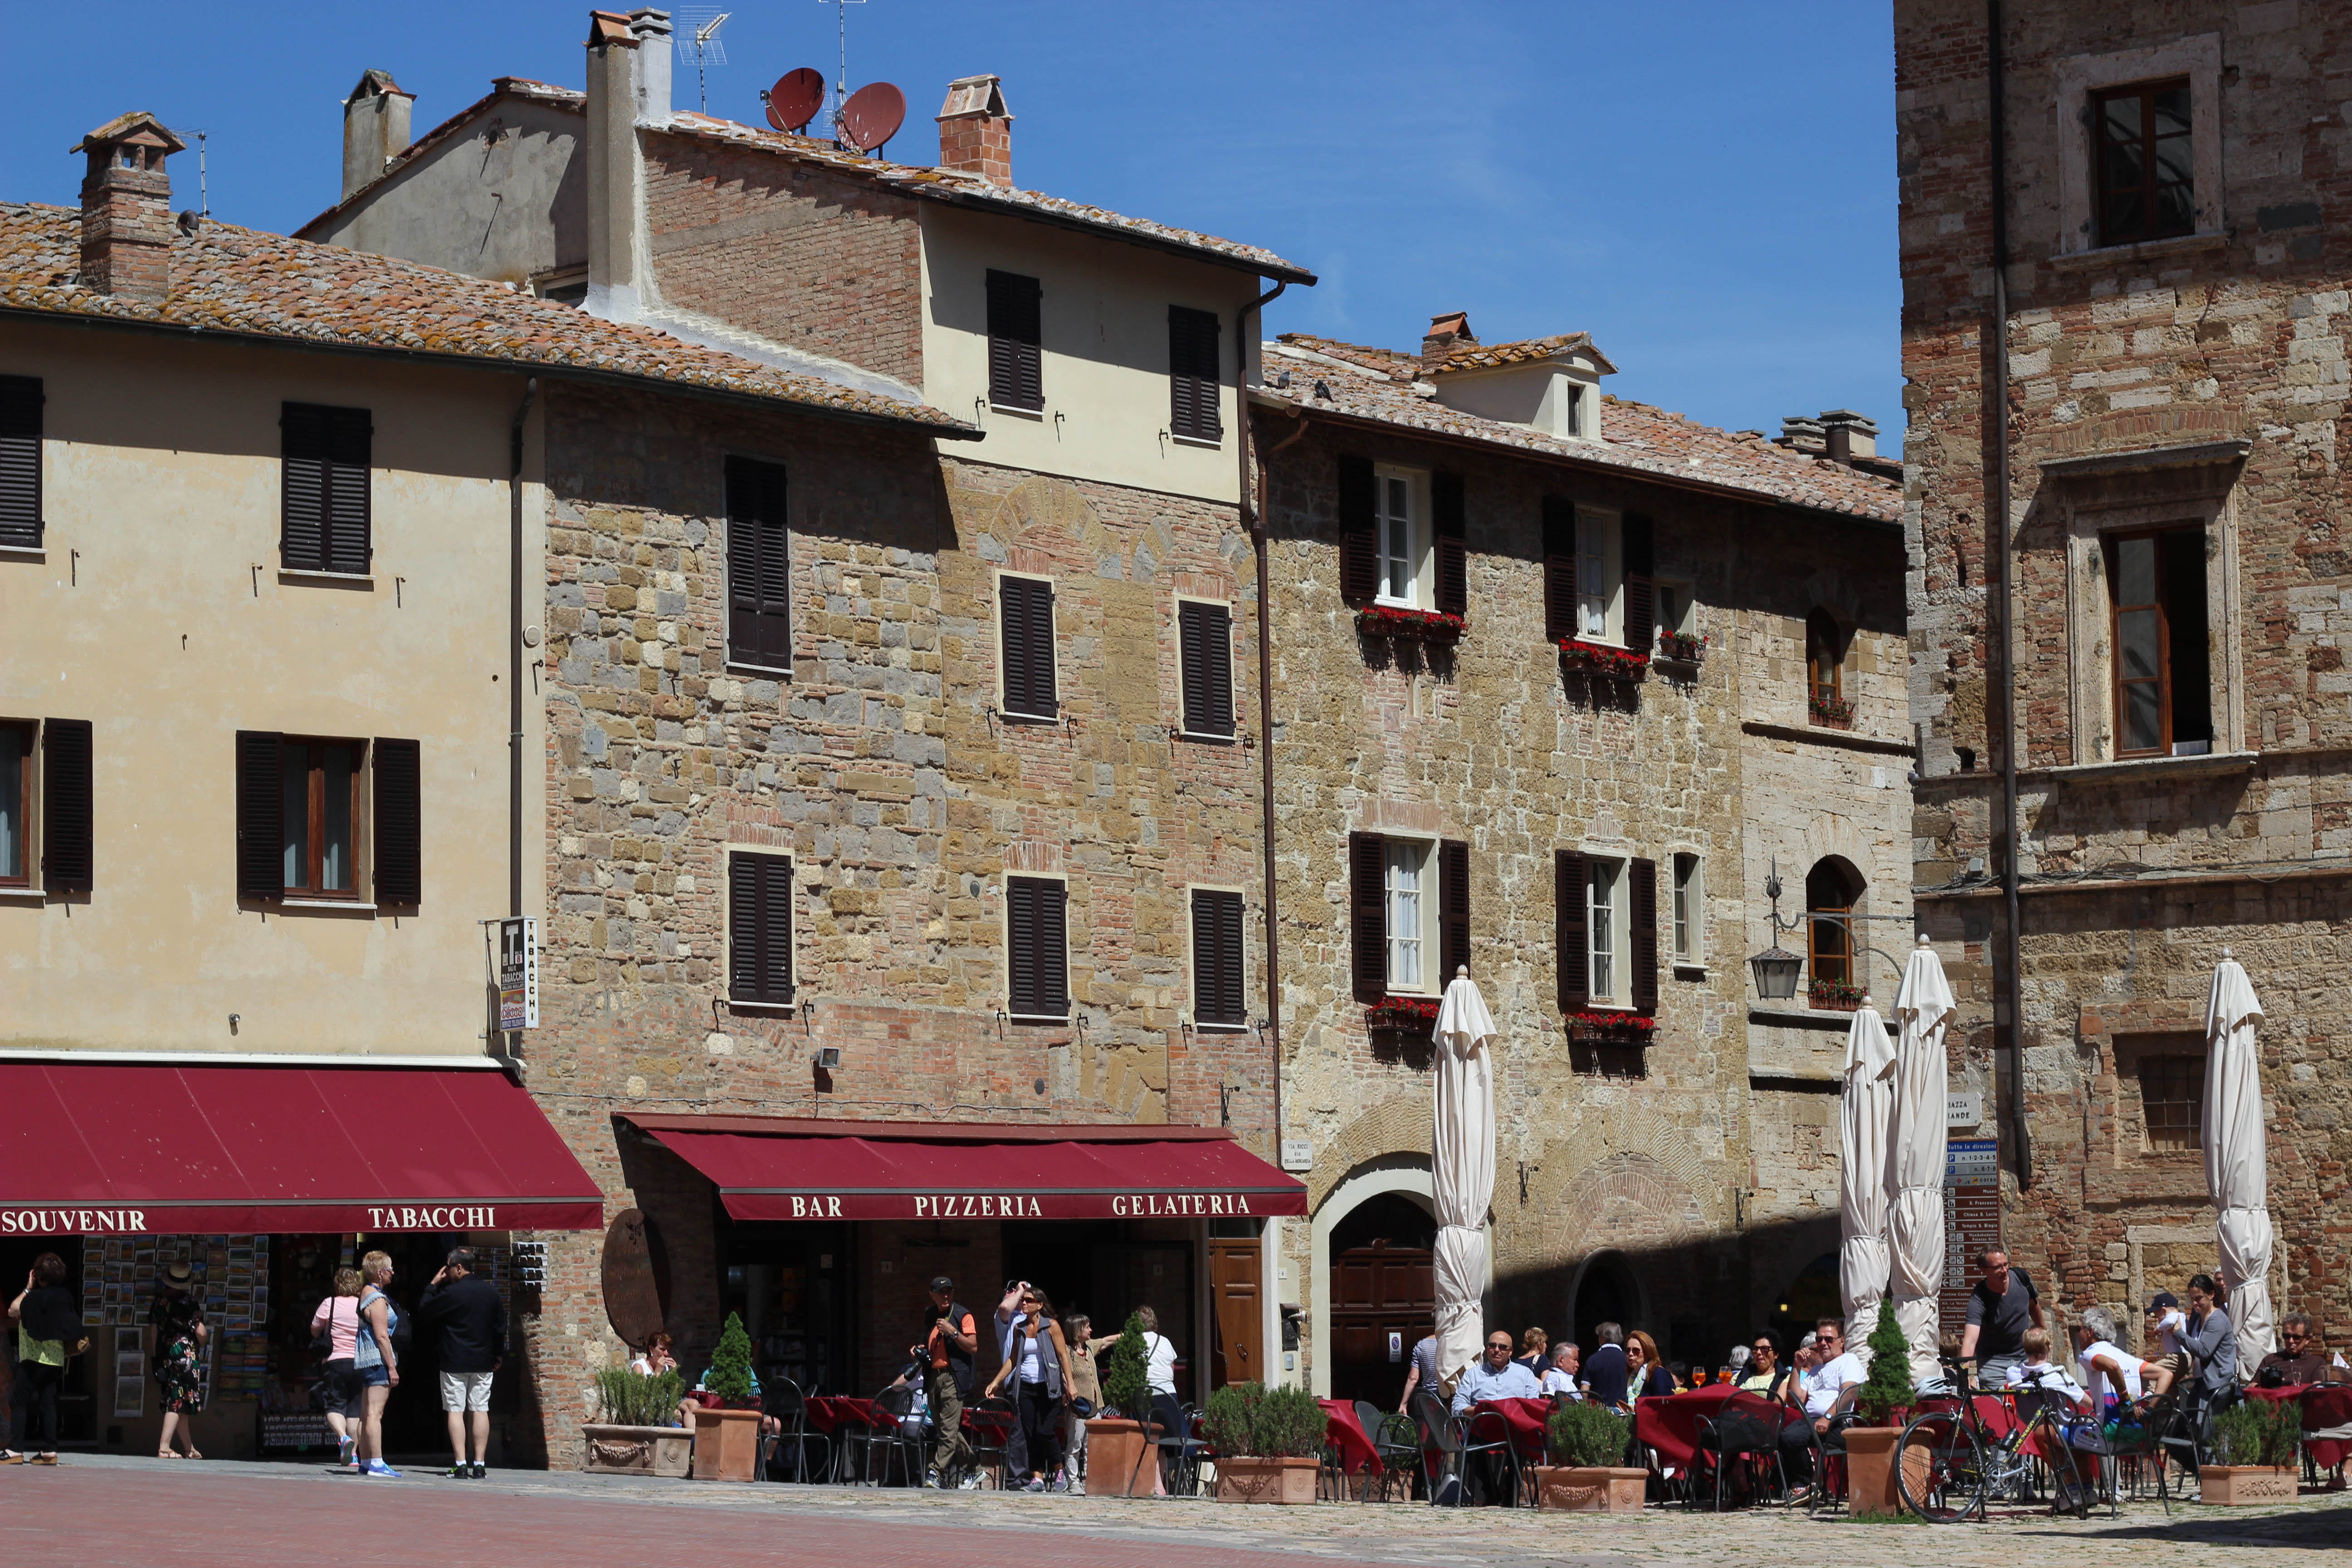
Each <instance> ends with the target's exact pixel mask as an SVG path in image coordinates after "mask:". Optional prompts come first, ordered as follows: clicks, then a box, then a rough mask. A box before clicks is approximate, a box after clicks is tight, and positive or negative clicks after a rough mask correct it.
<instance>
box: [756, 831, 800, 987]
mask: <svg viewBox="0 0 2352 1568" xmlns="http://www.w3.org/2000/svg"><path fill="white" fill-rule="evenodd" d="M759 859H760V862H761V865H760V991H761V999H762V1000H765V1001H769V1002H789V1001H791V1000H792V999H793V863H792V862H791V861H790V860H787V859H785V858H783V857H782V856H781V855H762V856H761V857H759Z"/></svg>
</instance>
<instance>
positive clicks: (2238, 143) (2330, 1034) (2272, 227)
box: [1895, 0, 2352, 1341]
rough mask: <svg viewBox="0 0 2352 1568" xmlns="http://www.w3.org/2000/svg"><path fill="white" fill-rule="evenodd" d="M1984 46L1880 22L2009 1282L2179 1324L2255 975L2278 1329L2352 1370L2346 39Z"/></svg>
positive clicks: (2174, 26)
mask: <svg viewBox="0 0 2352 1568" xmlns="http://www.w3.org/2000/svg"><path fill="white" fill-rule="evenodd" d="M1999 15H2000V32H1999V35H1998V37H1995V36H1993V35H1992V34H1990V33H1989V32H1988V29H1987V26H1986V20H1985V13H1984V11H1983V9H1982V8H1981V7H1976V8H1972V7H1969V6H1968V5H1959V4H1957V3H1950V4H1947V3H1940V0H1937V3H1921V0H1909V3H1906V4H1903V5H1897V6H1896V7H1895V40H1896V68H1897V78H1898V135H1899V137H1900V139H1901V154H1900V155H1901V167H1902V172H1903V216H1902V252H1903V272H1904V289H1905V297H1904V368H1905V372H1906V377H1907V380H1908V390H1907V392H1906V406H1907V408H1908V409H1909V413H1910V436H1909V439H1908V442H1907V445H1906V464H1907V467H1908V469H1909V474H1910V480H1909V484H1910V489H1909V500H1908V508H1909V519H1910V523H1909V525H1910V527H1911V528H1912V530H1913V541H1914V547H1915V552H1914V565H1915V574H1914V576H1913V579H1912V584H1911V602H1912V619H1911V639H1912V643H1911V647H1912V668H1911V689H1910V702H1911V717H1912V720H1913V722H1914V724H1915V725H1916V730H1917V733H1918V739H1919V743H1920V747H1921V753H1922V762H1921V772H1922V773H1923V775H1924V777H1923V778H1922V781H1921V783H1920V784H1919V787H1918V792H1917V795H1918V800H1917V820H1916V826H1915V830H1914V838H1915V845H1916V880H1917V883H1918V889H1917V897H1918V900H1919V908H1920V910H1921V913H1922V919H1923V921H1925V923H1926V925H1927V930H1928V931H1930V932H1931V933H1933V934H1934V936H1935V937H1936V938H1937V942H1938V943H1939V945H1940V946H1941V947H1942V950H1943V952H1945V954H1946V956H1947V963H1948V970H1949V972H1950V973H1951V974H1952V977H1953V980H1954V984H1955V989H1956V991H1957V992H1958V994H1959V995H1960V996H1961V998H1962V1009H1961V1014H1960V1021H1959V1022H1958V1024H1956V1026H1955V1028H1954V1032H1953V1042H1954V1056H1955V1061H1956V1066H1957V1067H1958V1070H1959V1072H1960V1074H1962V1075H1963V1076H1964V1077H1965V1079H1966V1081H1967V1083H1968V1084H1969V1085H1970V1086H1971V1087H1974V1088H1976V1089H1980V1090H1983V1091H1985V1092H1986V1093H1987V1097H1988V1102H1989V1104H1990V1100H1991V1091H1992V1090H1993V1089H1995V1088H1996V1087H1997V1088H1998V1091H1999V1105H2000V1137H2001V1144H2002V1147H2001V1169H2002V1173H2001V1182H2002V1191H2003V1196H2004V1213H2005V1221H2004V1223H2005V1226H2006V1228H2007V1235H2008V1239H2009V1241H2010V1244H2011V1247H2012V1249H2013V1250H2014V1251H2015V1252H2016V1254H2017V1255H2018V1258H2019V1260H2020V1261H2021V1262H2022V1263H2024V1264H2025V1265H2026V1266H2027V1267H2028V1268H2030V1269H2032V1271H2034V1273H2035V1274H2036V1276H2037V1277H2038V1278H2042V1279H2047V1280H2048V1281H2049V1282H2050V1284H2051V1285H2052V1287H2053V1295H2054V1296H2055V1297H2057V1298H2058V1299H2059V1300H2062V1301H2063V1305H2064V1307H2065V1308H2066V1309H2067V1310H2079V1309H2080V1308H2083V1307H2085V1306H2088V1305H2090V1304H2092V1303H2093V1302H2105V1303H2108V1304H2110V1305H2116V1306H2124V1305H2127V1304H2129V1303H2132V1302H2137V1303H2139V1304H2141V1305H2144V1304H2145V1302H2146V1300H2147V1296H2148V1294H2149V1293H2151V1292H2153V1291H2155V1290H2157V1289H2171V1290H2174V1291H2176V1292H2177V1291H2179V1289H2180V1288H2181V1286H2182V1284H2183V1282H2184V1280H2185V1279H2186V1277H2187V1276H2188V1275H2189V1273H2191V1272H2193V1271H2196V1270H2198V1269H2207V1270H2210V1269H2212V1268H2214V1267H2215V1263H2216V1255H2215V1248H2214V1242H2213V1229H2212V1227H2213V1213H2212V1210H2211V1208H2210V1205H2208V1204H2207V1202H2206V1192H2205V1184H2204V1178H2203V1170H2202V1165H2201V1163H2200V1157H2199V1153H2198V1149H2197V1132H2198V1128H2199V1121H2198V1117H2199V1107H2198V1101H2199V1100H2200V1099H2201V1087H2202V1057H2203V1049H2204V1047H2203V1043H2202V1040H2201V1038H2200V1034H2201V1030H2202V1028H2203V1024H2204V1013H2205V1004H2206V995H2207V991H2208V987H2209V984H2210V976H2211V973H2212V970H2213V967H2214V965H2215V963H2217V962H2218V961H2219V960H2220V959H2221V957H2222V956H2223V954H2224V953H2225V952H2234V953H2235V955H2236V956H2237V958H2238V959H2239V960H2240V961H2241V962H2242V963H2244V964H2245V966H2246V969H2247V972H2248V974H2249V976H2250V977H2251V979H2252V983H2253V985H2254V989H2255V992H2256V994H2258V995H2259V996H2260V997H2261V999H2262V1001H2263V1005H2264V1006H2265V1009H2266V1011H2267V1022H2266V1023H2265V1024H2264V1025H2263V1028H2262V1040H2263V1056H2262V1068H2263V1080H2264V1108H2265V1120H2266V1121H2267V1123H2268V1135H2269V1158H2270V1204H2271V1210H2272V1215H2273V1221H2274V1223H2275V1226H2276V1228H2277V1233H2278V1246H2277V1248H2276V1254H2275V1258H2274V1267H2273V1281H2272V1288H2273V1298H2274V1301H2275V1304H2276V1306H2277V1308H2278V1310H2294V1309H2301V1310H2307V1311H2311V1312H2313V1313H2315V1315H2317V1316H2319V1317H2320V1318H2322V1319H2323V1320H2324V1321H2325V1324H2326V1331H2327V1332H2328V1333H2329V1335H2330V1336H2331V1337H2333V1338H2335V1339H2336V1340H2338V1341H2340V1340H2341V1339H2342V1338H2343V1336H2344V1335H2345V1334H2346V1333H2347V1331H2352V1298H2347V1294H2346V1289H2347V1288H2346V1284H2345V1279H2346V1261H2347V1258H2346V1249H2345V1242H2344V1236H2343V1229H2342V1226H2340V1225H2336V1224H2334V1223H2332V1222H2331V1220H2330V1218H2329V1216H2330V1215H2332V1214H2333V1213H2334V1211H2335V1210H2336V1208H2338V1207H2340V1206H2341V1205H2342V1203H2343V1201H2344V1195H2345V1159H2346V1155H2347V1139H2352V1131H2347V1126H2352V1123H2347V1090H2346V1089H2345V1082H2346V1073H2345V1066H2346V1063H2347V1053H2352V1044H2347V1027H2346V1025H2347V1018H2346V1012H2345V1005H2344V1002H2343V999H2342V990H2343V988H2342V986H2341V985H2340V984H2338V983H2337V980H2336V976H2337V974H2338V973H2339V972H2340V969H2341V966H2342V964H2343V962H2344V960H2345V957H2346V955H2347V950H2346V941H2347V937H2346V928H2345V921H2344V918H2343V911H2342V903H2343V893H2344V889H2345V888H2346V886H2347V883H2346V881H2345V878H2346V877H2347V874H2352V861H2347V860H2346V858H2345V853H2346V850H2347V832H2346V828H2347V808H2346V805H2345V804H2344V802H2345V798H2346V795H2347V776H2348V775H2347V755H2352V753H2347V745H2352V714H2347V704H2346V691H2347V678H2346V677H2345V676H2344V674H2343V673H2342V668H2343V664H2344V658H2343V654H2342V651H2341V648H2340V647H2339V646H2338V645H2339V643H2340V642H2341V640H2342V638H2343V636H2344V632H2345V628H2346V607H2345V606H2346V605H2347V603H2352V600H2347V597H2346V594H2347V584H2352V575H2347V573H2352V565H2347V559H2352V558H2347V555H2346V553H2345V551H2344V546H2343V543H2342V542H2341V540H2340V538H2339V537H2338V535H2339V533H2340V531H2341V527H2342V523H2341V513H2342V510H2343V504H2344V499H2345V482H2346V481H2345V477H2344V471H2343V468H2342V462H2343V458H2342V454H2341V452H2340V450H2339V445H2340V432H2341V431H2342V429H2343V422H2344V418H2345V414H2346V403H2347V387H2352V379H2347V369H2346V360H2345V348H2344V326H2345V323H2346V321H2347V317H2348V316H2352V311H2347V303H2346V300H2347V265H2348V264H2352V263H2347V251H2346V248H2345V241H2344V239H2343V237H2342V236H2341V234H2340V233H2339V232H2338V231H2337V228H2336V226H2335V225H2334V224H2333V223H2332V221H2331V219H2330V215H2331V214H2332V213H2334V212H2335V211H2336V210H2337V209H2338V208H2339V207H2340V206H2341V205H2342V204H2343V203H2344V202H2345V200H2346V199H2347V195H2352V192H2347V175H2346V167H2347V155H2346V148H2347V137H2352V132H2347V129H2346V128H2345V124H2344V121H2343V116H2342V112H2341V110H2342V107H2343V106H2342V104H2341V103H2340V102H2339V101H2338V99H2339V98H2340V96H2341V95H2340V94H2338V93H2336V92H2335V91H2334V90H2333V89H2331V88H2330V87H2329V86H2327V85H2326V84H2328V83H2330V82H2332V81H2333V80H2335V79H2336V77H2337V75H2338V74H2339V73H2341V72H2342V71H2343V70H2345V69H2347V68H2352V55H2347V50H2352V25H2347V19H2346V17H2345V16H2344V15H2343V14H2342V12H2341V11H2340V10H2338V9H2335V8H2331V7H2327V6H2324V5H2309V4H2305V5H2297V4H2294V3H2293V0H2289V3H2287V4H2281V5H2197V4H2185V5H2156V4H2132V5H2114V6H2105V7H2095V8H2085V7H2081V6H2067V5H2054V4H2042V3H2039V0H2017V3H2012V4H2008V5H2003V6H2001V7H2000V8H1999ZM1996 46H1997V47H1998V51H1999V58H2000V59H2001V61H2002V71H2001V75H2000V91H1999V95H1998V97H1997V98H1996V97H1995V95H1994V94H1993V92H1992V91H1991V82H1990V75H1991V72H1990V64H1989V62H1990V58H1993V51H1994V49H1995V47H1996ZM1996 132H1997V133H1998V135H1999V136H2000V139H2001V141H2000V142H1996V141H1995V136H1996ZM2003 143H2005V152H2004V153H2003V155H2002V157H2001V159H2000V163H1998V165H1997V164H1996V163H1995V160H1994V155H1993V148H1994V147H1995V146H1996V145H2000V144H2003ZM1996 215H1998V216H1999V217H2000V218H2001V219H2003V220H2005V224H2004V226H2003V228H2000V229H1997V228H1996ZM1996 247H2005V260H2006V266H2005V268H2002V269H2001V270H2000V273H1999V275H1998V282H1999V283H2000V290H1999V291H1998V292H1997V290H1996V281H1997V277H1996V258H1997V256H1998V255H2000V252H1999V251H1997V248H1996ZM2004 399H2005V402H2004ZM1989 409H2001V410H2002V411H2003V413H2004V414H2005V428H2004V426H2001V425H1999V424H1995V423H1993V422H1990V421H1989V420H1988V418H1987V416H1986V411H1987V410H1989ZM2004 462H2005V464H2006V477H2007V487H2008V488H2007V491H2006V493H2005V494H2003V493H2002V491H2001V478H2000V476H2001V471H2002V470H2001V465H2002V464H2003V463H2004ZM2004 562H2005V563H2006V565H2007V570H2006V571H2004V570H2003V563H2004ZM2012 757H2013V759H2014V762H2015V764H2016V780H2015V795H2014V799H2013V803H2012V801H2011V797H2010V796H2009V794H2008V791H2007V787H2006V784H2005V781H2004V775H2003V766H2004V763H2007V762H2009V761H2010V760H2011V758H2012ZM2012 866H2013V868H2014V871H2015V875H2016V879H2017V882H2018V897H2017V903H2016V908H2017V910H2018V911H2019V913H2018V921H2017V925H2016V930H2015V937H2014V942H2015V951H2016V952H2017V954H2018V959H2017V962H2016V963H2015V964H2014V966H2012V965H2011V963H2010V962H2009V960H2008V958H2007V953H2008V952H2009V951H2010V948H2009V943H2010V941H2011V938H2010V935H2009V922H2008V919H2007V916H2006V913H2005V910H2006V908H2007V898H2006V893H2005V890H2004V887H2003V881H2004V878H2005V877H2006V875H2007V874H2008V873H2009V871H2010V869H2011V867H2012ZM2012 1007H2014V1008H2016V1012H2015V1013H2014V1014H2013V1015H2012V1012H2011V1008H2012ZM2118 1317H2119V1319H2120V1320H2121V1321H2125V1322H2126V1323H2127V1324H2129V1325H2132V1326H2134V1327H2135V1328H2136V1327H2137V1323H2138V1320H2139V1313H2138V1311H2137V1310H2130V1311H2126V1312H2120V1313H2118Z"/></svg>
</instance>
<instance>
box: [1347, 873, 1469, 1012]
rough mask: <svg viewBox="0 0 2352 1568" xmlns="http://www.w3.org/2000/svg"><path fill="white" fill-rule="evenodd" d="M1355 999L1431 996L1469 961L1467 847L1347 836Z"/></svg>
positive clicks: (1370, 1000)
mask: <svg viewBox="0 0 2352 1568" xmlns="http://www.w3.org/2000/svg"><path fill="white" fill-rule="evenodd" d="M1348 856H1349V904H1350V907H1351V909H1352V911H1353V913H1352V919H1351V926H1352V931H1351V936H1352V941H1353V945H1354V949H1355V952H1354V963H1353V966H1352V967H1353V970H1354V977H1355V989H1356V994H1357V995H1358V996H1359V997H1360V998H1361V999H1362V1000H1365V1001H1368V1002H1377V1001H1379V1000H1380V999H1381V997H1383V996H1387V995H1391V994H1395V995H1409V996H1434V995H1436V994H1439V993H1440V992H1442V991H1444V989H1445V984H1446V982H1447V981H1449V980H1451V979H1452V978H1453V977H1454V971H1455V970H1457V969H1459V968H1461V967H1463V966H1464V965H1466V964H1467V963H1469V962H1470V847H1469V845H1467V844H1465V843H1463V842H1461V841H1459V840H1456V839H1451V838H1448V839H1444V840H1440V841H1437V842H1432V841H1431V840H1429V839H1426V838H1390V837H1383V836H1382V835H1381V834H1377V833H1353V834H1349V836H1348Z"/></svg>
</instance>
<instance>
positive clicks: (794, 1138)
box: [625, 1116, 1307, 1220]
mask: <svg viewBox="0 0 2352 1568" xmlns="http://www.w3.org/2000/svg"><path fill="white" fill-rule="evenodd" d="M625 1120H627V1121H630V1122H633V1123H634V1124H635V1125H636V1126H637V1127H638V1128H640V1129H642V1130H643V1131H646V1132H649V1133H651V1134H652V1135H653V1136H654V1137H656V1138H657V1139H659V1140H660V1141H661V1142H663V1143H664V1144H666V1145H667V1146H668V1147H669V1148H671V1149H673V1150H675V1151H676V1152H677V1153H678V1154H679V1156H680V1157H682V1158H683V1159H684V1160H685V1161H686V1163H688V1164H690V1165H692V1166H693V1167H694V1168H695V1169H696V1170H698V1171H700V1172H701V1173H703V1174H704V1175H706V1176H708V1177H709V1178H710V1179H711V1181H712V1182H714V1183H715V1184H717V1185H718V1187H719V1196H720V1198H721V1199H722V1200H724V1201H725V1203H726V1205H727V1212H728V1213H729V1214H730V1215H734V1216H735V1217H736V1218H737V1219H751V1220H759V1219H771V1220H772V1219H1168V1218H1178V1219H1184V1218H1195V1217H1199V1218H1223V1217H1227V1216H1246V1215H1303V1214H1305V1213H1306V1212H1307V1188H1306V1185H1305V1184H1303V1183H1300V1182H1298V1181H1297V1180H1296V1179H1294V1178H1292V1177H1289V1176H1286V1175H1284V1174H1283V1173H1281V1172H1280V1171H1277V1170H1276V1169H1275V1168H1274V1167H1273V1166H1272V1165H1269V1164H1267V1163H1265V1161H1263V1160H1261V1159H1259V1158H1258V1157H1257V1156H1256V1155H1255V1154H1253V1153H1251V1152H1249V1151H1248V1150H1246V1149H1244V1148H1243V1147H1242V1146H1241V1144H1240V1143H1238V1142H1235V1141H1234V1136H1233V1134H1232V1133H1231V1132H1229V1131H1226V1130H1224V1129H1223V1128H1217V1127H1137V1126H1107V1127H1101V1126H1076V1127H1071V1126H1062V1127H990V1126H978V1125H972V1124H970V1123H965V1122H921V1121H855V1122H843V1121H789V1120H785V1119H782V1118H771V1117H758V1116H628V1117H626V1118H625Z"/></svg>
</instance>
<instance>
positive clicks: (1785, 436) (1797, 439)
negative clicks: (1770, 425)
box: [1772, 414, 1826, 456]
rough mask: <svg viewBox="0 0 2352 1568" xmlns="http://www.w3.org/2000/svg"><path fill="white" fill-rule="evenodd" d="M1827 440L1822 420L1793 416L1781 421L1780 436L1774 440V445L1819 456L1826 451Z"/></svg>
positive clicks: (1799, 415) (1798, 415)
mask: <svg viewBox="0 0 2352 1568" xmlns="http://www.w3.org/2000/svg"><path fill="white" fill-rule="evenodd" d="M1825 439H1826V438H1825V436H1824V433H1823V431H1822V422H1821V421H1820V420H1818V419H1808V418H1806V417H1805V416H1803V415H1801V414H1791V415H1790V416H1789V417H1787V418H1786V419H1783V420H1781V421H1780V435H1779V436H1777V437H1774V438H1773V443H1772V444H1773V445H1774V446H1776V447H1788V448H1789V450H1790V451H1792V452H1804V453H1808V454H1811V455H1814V456H1819V455H1820V454H1821V453H1822V452H1823V451H1824V450H1825V449H1826V447H1825V444H1824V443H1825Z"/></svg>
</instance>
